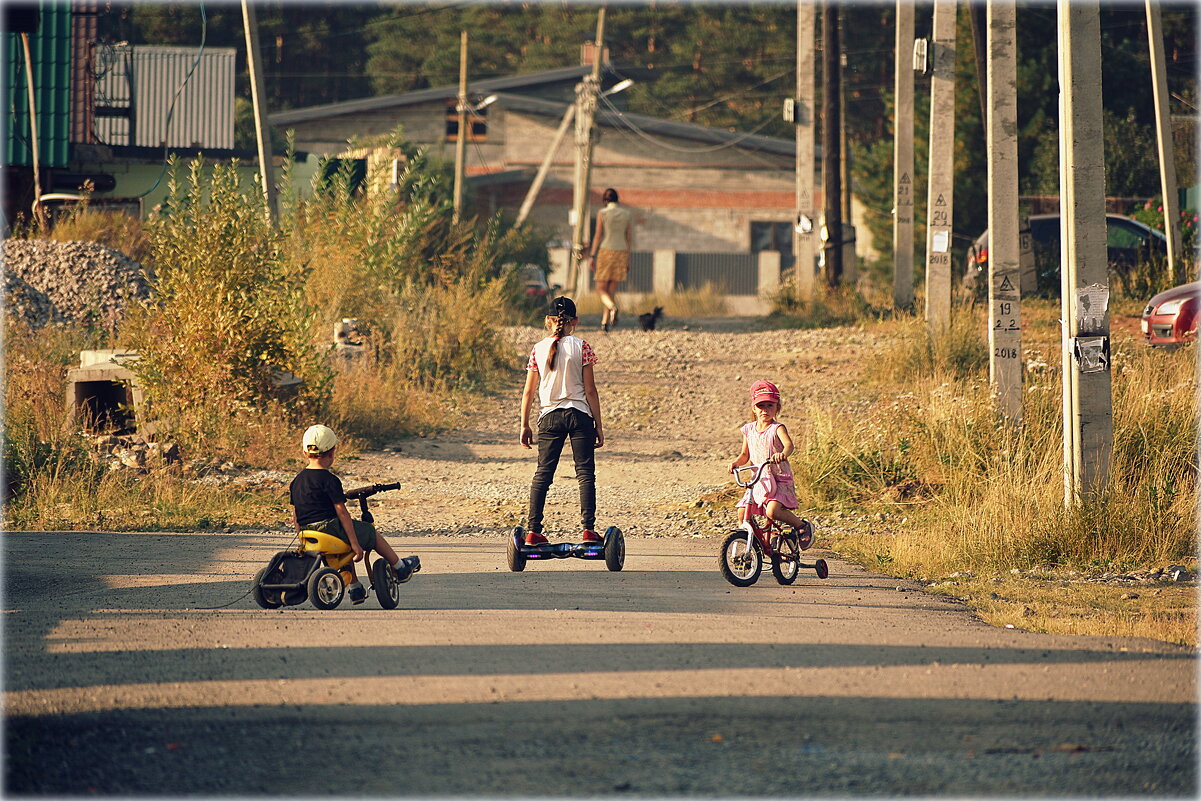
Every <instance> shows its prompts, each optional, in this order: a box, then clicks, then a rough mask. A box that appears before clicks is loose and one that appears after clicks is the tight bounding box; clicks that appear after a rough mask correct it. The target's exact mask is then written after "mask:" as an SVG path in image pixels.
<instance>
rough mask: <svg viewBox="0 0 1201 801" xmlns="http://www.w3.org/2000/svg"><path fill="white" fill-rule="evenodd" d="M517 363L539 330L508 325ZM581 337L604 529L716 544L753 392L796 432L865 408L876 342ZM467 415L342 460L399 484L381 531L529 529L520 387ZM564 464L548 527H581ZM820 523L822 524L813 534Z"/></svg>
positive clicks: (749, 322) (754, 335) (750, 334)
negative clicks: (448, 427) (442, 428)
mask: <svg viewBox="0 0 1201 801" xmlns="http://www.w3.org/2000/svg"><path fill="white" fill-rule="evenodd" d="M507 333H508V335H509V336H510V337H511V339H512V341H513V352H514V356H513V361H514V364H524V361H525V357H526V355H527V354H528V353H529V349H530V348H531V347H532V346H533V344H534V343H535V342H536V341H538V339H539V338H541V336H542V335H543V334H542V332H541V330H539V329H536V328H532V327H527V328H512V329H509V330H508V332H507ZM579 335H580V336H582V337H583V338H584V339H585V340H587V341H588V342H589V343H590V344H591V345H592V347H593V349H594V350H595V351H596V353H597V356H598V358H599V359H600V361H599V362H598V364H597V366H596V376H597V385H598V388H599V393H600V400H601V407H602V415H603V421H604V426H605V436H606V443H605V446H604V447H603V448H602V449H601V450H599V451H598V452H597V457H596V458H597V499H598V511H599V519H598V526H600V527H602V528H603V527H607V526H609V525H617V526H619V527H620V528H621V529H622V531H623V532H625V533H626V534H629V535H634V536H650V537H663V536H687V535H701V534H707V535H714V534H716V533H717V531H719V530H720V529H722V528H728V527H729V526H730V525H732V522H733V518H732V515H730V514H729V512H728V511H727V512H723V511H721V510H714V508H713V507H712V505H711V504H710V503H708V500H709V499H711V498H712V497H713V495H714V494H715V493H719V492H722V491H728V492H732V491H733V484H732V482H731V481H730V478H729V476H728V474H727V473H726V466H727V465H728V463H729V462H730V460H731V459H733V457H734V456H736V455H737V453H738V450H739V448H740V447H741V442H740V439H739V434H738V432H737V428H738V426H739V425H741V424H742V423H743V422H745V421H746V420H747V419H749V416H748V415H747V408H748V406H749V400H748V396H747V392H748V391H749V388H750V385H751V383H752V382H753V381H754V380H756V379H759V378H766V379H768V380H771V381H774V382H776V383H777V384H778V385H779V386H780V389H781V392H782V393H783V403H784V410H783V414H782V415H781V418H780V419H781V420H782V421H783V422H784V423H786V424H788V425H790V426H792V427H793V430H796V427H797V426H798V425H801V424H803V421H802V418H801V416H800V414H799V412H800V411H801V410H802V409H803V408H804V407H806V406H809V405H818V406H820V405H825V404H834V405H838V406H839V407H841V408H844V409H845V408H850V407H853V406H855V405H861V404H864V403H867V400H866V399H865V398H864V397H863V391H862V389H861V387H860V386H859V384H860V379H861V375H862V370H863V368H864V360H865V357H868V356H870V355H871V354H872V353H874V352H876V350H877V349H878V348H879V343H877V342H876V341H874V340H873V338H872V337H871V336H870V335H868V334H866V333H864V332H863V331H862V330H858V329H826V330H811V331H810V330H790V329H779V330H777V329H772V328H770V327H768V325H767V324H766V323H765V322H764V321H763V320H761V319H746V318H720V319H701V320H670V321H666V323H665V324H663V327H662V329H661V330H657V331H653V332H644V331H636V330H630V329H629V328H623V329H620V330H618V331H615V332H611V333H609V334H604V333H601V332H599V331H597V330H596V327H595V324H593V325H588V322H587V321H585V322H584V324H583V325H582V327H581V330H580V332H579ZM521 380H522V376H520V375H516V376H515V377H514V379H513V386H512V388H511V390H510V391H509V392H508V393H507V394H504V395H501V396H498V397H492V398H489V399H486V400H485V401H484V402H483V404H482V405H481V406H480V407H479V408H476V409H471V410H464V418H465V422H464V425H463V426H462V427H460V428H458V429H456V430H454V431H450V432H448V433H445V434H441V435H438V436H437V437H428V438H415V439H412V440H407V441H404V442H402V443H398V444H397V446H396V447H395V448H392V449H389V450H387V451H383V452H370V453H365V454H363V455H362V456H361V457H360V458H358V459H353V460H347V461H342V462H340V464H339V469H340V470H341V471H342V472H343V478H344V480H345V482H346V484H347V485H348V486H354V485H356V484H358V483H368V482H382V481H389V480H397V481H400V482H401V484H402V489H401V491H400V492H396V493H388V494H386V495H381V496H379V501H378V503H376V504H375V508H376V510H377V511H376V520H377V524H378V525H380V527H381V529H382V530H383V531H385V532H400V533H405V534H414V535H417V534H442V535H445V534H460V535H481V534H483V535H488V536H493V535H495V536H500V535H502V534H503V533H504V532H505V531H507V530H508V529H509V528H511V527H512V526H513V525H514V524H517V523H521V522H523V518H524V516H525V511H526V499H527V498H528V494H529V483H530V478H531V477H532V475H533V472H534V466H535V462H536V452H535V451H534V450H526V449H524V448H522V447H521V445H520V444H519V442H518V439H517V416H518V410H519V408H520V407H519V402H520V391H521V387H520V381H521ZM577 499H578V496H577V494H576V484H575V480H574V476H573V470H572V463H571V459H570V457H569V455H567V454H566V453H565V454H564V457H563V458H562V459H561V461H560V465H559V471H558V473H557V474H556V478H555V483H554V485H553V486H552V487H551V492H550V496H549V497H548V502H547V518H546V520H547V530H548V532H553V531H556V530H558V531H562V532H563V533H564V534H563V536H564V538H568V537H567V535H568V534H570V533H573V532H574V531H575V530H576V527H577V526H578V519H579V517H578V500H577ZM823 522H824V521H821V520H819V521H818V523H819V526H820V525H821V524H822V523H823Z"/></svg>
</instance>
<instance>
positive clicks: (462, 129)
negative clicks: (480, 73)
mask: <svg viewBox="0 0 1201 801" xmlns="http://www.w3.org/2000/svg"><path fill="white" fill-rule="evenodd" d="M455 110H456V111H458V112H459V135H458V136H457V137H456V138H455V199H454V204H455V211H454V217H453V219H454V221H455V222H458V221H459V216H460V214H461V213H462V211H463V184H464V183H466V176H465V171H466V169H467V165H466V161H467V31H461V32H460V33H459V95H458V102H457V105H456V109H455Z"/></svg>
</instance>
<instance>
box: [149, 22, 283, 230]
mask: <svg viewBox="0 0 1201 801" xmlns="http://www.w3.org/2000/svg"><path fill="white" fill-rule="evenodd" d="M242 28H243V29H244V30H245V32H246V67H247V69H248V70H249V72H250V97H251V100H252V102H253V104H254V135H255V139H256V140H257V142H258V153H259V176H260V178H261V180H262V182H263V197H265V198H266V200H267V216H268V217H269V219H271V220H272V221H274V220H275V217H276V214H277V209H276V204H275V203H276V202H275V175H274V169H273V167H274V165H273V164H272V162H271V128H270V126H269V125H268V124H267V90H266V87H265V86H264V85H263V56H262V53H260V52H259V22H258V17H257V16H255V11H254V4H253V3H251V2H249V0H242ZM166 135H167V132H166V131H164V132H163V136H164V137H165V136H166Z"/></svg>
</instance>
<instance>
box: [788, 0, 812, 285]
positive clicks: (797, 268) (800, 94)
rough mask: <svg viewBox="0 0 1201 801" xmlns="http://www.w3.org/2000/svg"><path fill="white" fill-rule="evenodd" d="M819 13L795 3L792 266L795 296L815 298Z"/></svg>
mask: <svg viewBox="0 0 1201 801" xmlns="http://www.w3.org/2000/svg"><path fill="white" fill-rule="evenodd" d="M816 22H817V15H816V12H815V9H814V6H813V2H812V0H798V2H797V6H796V105H795V106H794V109H793V115H794V116H793V123H794V124H795V125H796V219H795V220H794V221H793V226H792V253H793V256H794V257H795V259H796V260H795V263H794V264H793V267H792V273H793V278H794V290H795V292H796V299H797V300H801V301H805V300H812V299H813V290H814V286H813V284H814V280H813V279H814V278H815V275H814V272H813V259H814V252H813V235H814V230H813V218H814V217H815V216H816V215H815V210H814V208H813V143H814V130H813V124H814V120H815V119H816V115H815V114H814V113H813V112H814V94H815V91H814V89H815V86H814V77H813V71H814V70H813V55H814V54H813V37H814V28H815V27H816Z"/></svg>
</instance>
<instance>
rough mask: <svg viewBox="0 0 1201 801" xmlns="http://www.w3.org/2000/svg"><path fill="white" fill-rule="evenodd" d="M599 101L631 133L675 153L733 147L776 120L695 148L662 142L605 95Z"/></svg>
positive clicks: (712, 150) (711, 150)
mask: <svg viewBox="0 0 1201 801" xmlns="http://www.w3.org/2000/svg"><path fill="white" fill-rule="evenodd" d="M601 101H602V102H603V103H604V104H605V105H606V106H608V107H609V111H610V112H611V113H612V114H613V115H614V116H616V117H617V119H618V120H619V121H620V122H621V123H622V124H623V125H625V126H626V127H627V128H629V129H630V130H631V131H632V132H633V133H635V134H637V135H638V136H640V137H642V138H643V139H645V140H646V141H648V142H650V143H652V144H654V145H657V146H659V147H661V148H663V149H664V150H671V151H673V152H676V153H715V152H717V151H718V150H725V149H727V148H731V147H734V146H735V145H737V144H738V143H739V142H742V141H743V140H745V139H747V138H749V137H752V136H754V135H755V134H757V133H758V132H759V131H762V130H763V129H764V128H766V127H767V126H768V125H771V124H772V123H773V122H775V121H776V118H775V116H774V115H773V116H771V117H768V118H767V119H766V120H764V121H763V122H762V123H760V124H759V125H757V126H756V127H754V128H752V129H751V130H750V131H747V132H745V133H743V134H741V135H739V136H737V137H735V138H734V139H731V140H729V141H728V142H722V143H720V144H717V145H713V146H712V147H695V148H693V147H677V146H675V145H669V144H667V143H666V142H664V141H663V140H661V139H657V138H655V137H654V136H651V135H650V134H648V133H647V132H646V131H644V130H642V129H641V128H639V127H638V126H637V125H635V124H634V123H633V122H631V121H630V120H629V119H628V118H627V117H626V115H625V112H623V111H621V110H620V109H618V108H617V106H615V105H613V103H612V101H610V100H609V99H608V98H607V97H601Z"/></svg>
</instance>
